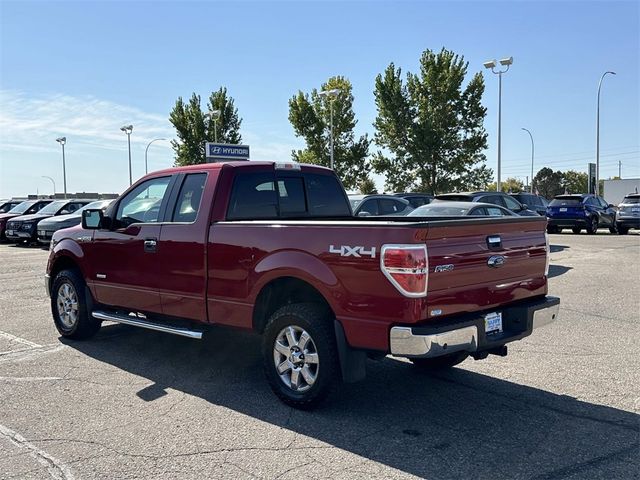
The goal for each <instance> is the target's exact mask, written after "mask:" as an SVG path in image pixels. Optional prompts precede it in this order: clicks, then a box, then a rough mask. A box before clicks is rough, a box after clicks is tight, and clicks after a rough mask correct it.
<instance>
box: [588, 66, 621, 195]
mask: <svg viewBox="0 0 640 480" xmlns="http://www.w3.org/2000/svg"><path fill="white" fill-rule="evenodd" d="M607 74H611V75H615V74H616V72H611V71H608V72H604V73H603V74H602V76H601V77H600V82H598V107H597V110H596V191H595V192H593V193H595V194H596V195H599V193H600V88H601V87H602V80H604V77H605V76H606V75H607ZM589 188H591V187H589Z"/></svg>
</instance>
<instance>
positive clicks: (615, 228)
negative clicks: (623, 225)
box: [609, 223, 618, 233]
mask: <svg viewBox="0 0 640 480" xmlns="http://www.w3.org/2000/svg"><path fill="white" fill-rule="evenodd" d="M609 233H618V227H616V224H615V223H612V224H611V226H610V227H609Z"/></svg>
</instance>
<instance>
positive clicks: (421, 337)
mask: <svg viewBox="0 0 640 480" xmlns="http://www.w3.org/2000/svg"><path fill="white" fill-rule="evenodd" d="M559 310H560V303H559V300H557V299H553V300H551V301H548V302H547V304H546V305H543V306H542V307H539V306H536V307H532V309H531V313H530V314H528V315H527V316H528V318H527V329H526V330H524V331H522V332H518V333H517V334H515V335H513V336H512V337H509V336H505V337H502V338H501V339H500V340H498V342H497V344H503V345H504V344H506V343H508V342H512V341H515V340H519V339H521V338H523V337H525V336H528V335H530V334H531V332H532V331H533V330H534V329H536V328H540V327H542V326H544V325H548V324H549V323H551V322H554V321H555V320H557V318H558V312H559ZM483 322H484V320H483V319H480V320H477V321H476V322H471V323H476V324H475V325H466V326H463V327H461V328H454V329H452V330H446V331H440V332H437V333H432V334H416V333H415V332H414V330H413V328H412V327H392V328H391V332H390V336H389V346H390V350H391V354H392V355H396V356H399V357H419V358H432V357H439V356H442V355H447V354H449V353H454V352H460V351H466V352H476V351H478V350H485V349H487V348H493V347H495V346H496V342H493V341H492V340H490V339H487V338H486V335H484V331H483V332H482V335H479V333H478V332H479V327H478V325H484V323H483Z"/></svg>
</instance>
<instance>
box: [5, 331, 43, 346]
mask: <svg viewBox="0 0 640 480" xmlns="http://www.w3.org/2000/svg"><path fill="white" fill-rule="evenodd" d="M0 337H1V338H6V339H7V340H9V341H10V342H12V343H21V344H22V345H26V346H28V347H33V348H39V347H42V345H40V344H39V343H35V342H31V341H29V340H26V339H24V338H20V337H16V336H15V335H12V334H10V333H7V332H3V331H0Z"/></svg>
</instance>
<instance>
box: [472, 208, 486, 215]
mask: <svg viewBox="0 0 640 480" xmlns="http://www.w3.org/2000/svg"><path fill="white" fill-rule="evenodd" d="M469 215H476V216H478V215H480V216H484V215H487V211H486V210H485V209H484V207H478V208H474V209H473V210H471V211H470V212H469Z"/></svg>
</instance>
